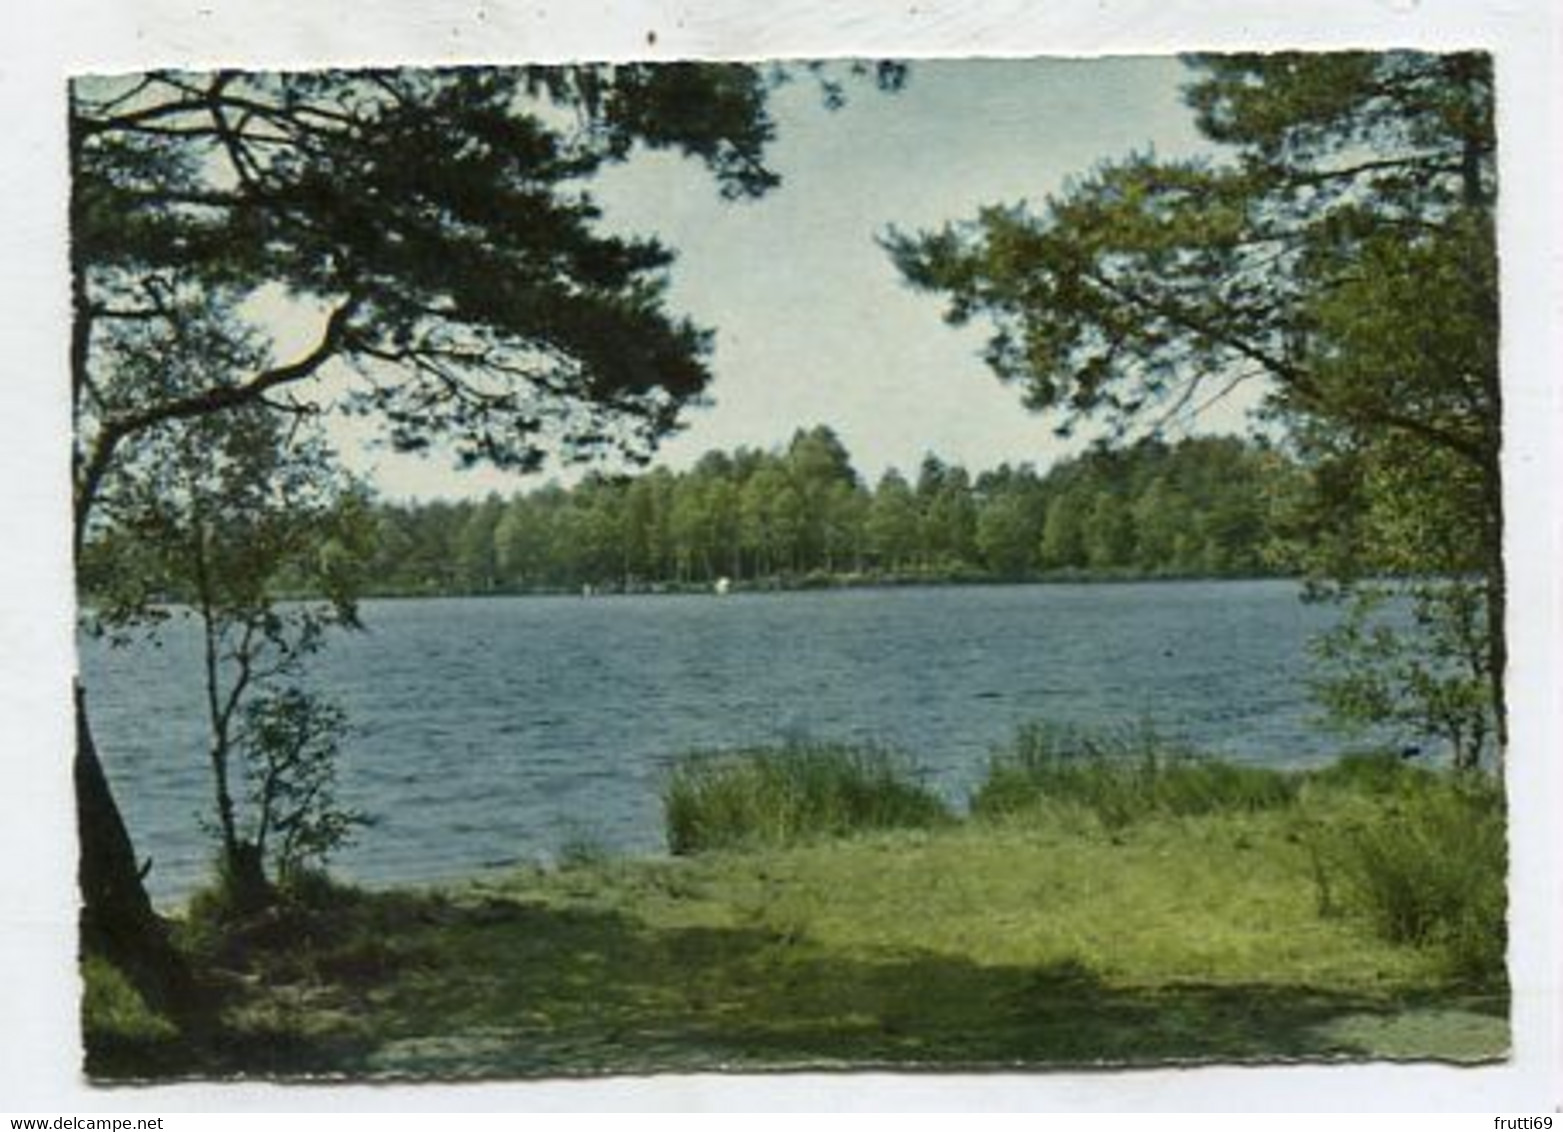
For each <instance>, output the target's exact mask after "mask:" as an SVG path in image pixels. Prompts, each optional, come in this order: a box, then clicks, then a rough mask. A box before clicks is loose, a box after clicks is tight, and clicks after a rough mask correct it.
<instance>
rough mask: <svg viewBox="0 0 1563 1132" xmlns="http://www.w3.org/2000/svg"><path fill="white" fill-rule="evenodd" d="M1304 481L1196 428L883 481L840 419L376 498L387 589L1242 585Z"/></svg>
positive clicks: (1282, 564) (1280, 567)
mask: <svg viewBox="0 0 1563 1132" xmlns="http://www.w3.org/2000/svg"><path fill="white" fill-rule="evenodd" d="M1302 477H1303V473H1302V471H1301V470H1300V469H1299V468H1298V466H1297V465H1296V464H1294V463H1293V462H1292V461H1291V460H1290V459H1289V458H1288V457H1286V456H1285V455H1284V454H1282V453H1281V452H1279V451H1277V450H1276V449H1274V448H1273V447H1270V446H1268V445H1265V444H1263V443H1261V442H1253V441H1245V440H1240V439H1237V438H1235V437H1195V438H1189V439H1185V440H1182V441H1179V442H1178V443H1175V444H1169V443H1166V442H1164V441H1160V440H1146V441H1143V442H1141V443H1139V444H1137V445H1134V446H1133V447H1130V448H1127V449H1121V450H1110V449H1106V448H1101V449H1093V450H1091V451H1089V452H1087V453H1086V454H1084V455H1082V456H1080V457H1077V458H1074V459H1070V460H1066V461H1063V462H1060V463H1058V464H1056V465H1055V466H1053V467H1052V468H1051V469H1049V470H1048V471H1047V472H1046V474H1039V473H1038V472H1037V471H1036V470H1035V469H1034V468H1033V467H1032V466H1031V465H1030V464H1021V465H1019V466H1014V465H1010V464H1002V465H1000V466H999V467H997V468H995V469H992V470H989V471H984V472H981V473H979V474H977V475H976V476H973V475H972V474H971V473H969V472H968V471H967V470H966V469H965V468H963V467H961V466H960V465H958V464H949V463H946V462H944V461H943V460H941V459H939V458H938V457H936V456H933V455H929V456H927V457H926V458H925V459H924V460H923V462H922V465H921V466H920V467H919V468H918V470H917V474H916V476H915V477H914V478H910V479H909V478H908V477H907V476H906V475H904V474H903V473H901V472H900V471H898V470H896V469H893V468H892V469H890V470H887V471H886V472H885V473H884V474H883V475H882V476H880V478H879V480H878V482H877V483H875V484H873V485H872V486H870V485H868V484H867V483H865V481H864V480H863V478H862V477H860V476H859V475H858V473H857V472H856V471H855V470H854V468H853V466H852V461H851V457H850V455H849V453H848V452H847V450H846V448H845V446H844V445H843V444H842V442H841V440H840V439H839V438H838V437H837V436H836V435H835V433H834V432H832V431H831V430H830V429H829V428H827V427H824V426H817V427H815V428H812V429H808V430H802V429H800V430H799V431H798V432H797V433H796V434H795V435H794V436H793V438H792V440H791V442H790V443H789V444H788V445H787V446H786V448H785V450H779V451H769V452H767V451H760V450H756V449H749V448H740V449H737V450H736V451H731V452H724V451H712V452H708V453H707V454H706V455H705V456H703V457H702V458H701V459H700V460H699V461H698V462H697V463H696V464H695V465H694V467H693V468H691V469H690V470H688V471H685V472H673V471H671V470H669V469H667V468H661V467H659V468H655V469H653V470H650V471H648V472H646V473H644V474H641V475H637V476H631V477H609V476H605V475H601V474H595V473H594V474H592V475H589V476H587V477H586V478H585V479H584V480H582V481H581V482H580V483H579V484H577V485H576V486H574V487H572V488H564V487H561V486H559V485H558V484H549V485H548V486H545V487H542V488H539V489H537V490H534V491H531V492H528V493H525V494H516V495H514V496H512V497H511V498H510V499H508V500H507V499H504V498H502V497H500V496H499V495H490V496H489V497H488V498H487V499H484V500H481V501H476V500H474V501H462V502H448V501H434V502H427V503H417V504H391V503H380V504H376V505H375V506H374V507H373V509H372V520H373V524H374V527H375V531H374V534H375V538H374V543H375V547H376V549H375V551H374V553H373V555H372V557H371V558H370V560H369V562H368V563H367V576H368V589H369V590H370V591H371V592H377V593H397V594H449V593H518V592H540V591H557V590H579V589H581V588H582V587H585V586H590V587H593V588H596V589H602V590H641V589H652V588H663V587H682V586H705V585H710V584H713V583H714V582H715V581H716V579H718V578H722V577H725V578H728V579H731V580H732V581H733V582H734V583H737V584H762V585H764V584H794V585H795V584H808V583H810V582H821V583H823V582H826V581H829V580H832V579H843V578H861V579H875V578H878V579H900V580H915V579H928V580H955V579H972V580H977V579H1011V580H1018V579H1026V578H1035V577H1042V576H1048V575H1053V576H1060V575H1062V576H1070V575H1094V576H1149V577H1176V576H1206V577H1236V576H1255V575H1266V574H1276V573H1285V572H1288V570H1289V567H1288V555H1287V552H1286V549H1285V548H1286V540H1285V538H1284V536H1283V531H1284V528H1285V516H1286V514H1287V513H1288V507H1289V506H1290V501H1292V500H1294V499H1296V498H1297V497H1298V496H1299V494H1300V491H1301V484H1302Z"/></svg>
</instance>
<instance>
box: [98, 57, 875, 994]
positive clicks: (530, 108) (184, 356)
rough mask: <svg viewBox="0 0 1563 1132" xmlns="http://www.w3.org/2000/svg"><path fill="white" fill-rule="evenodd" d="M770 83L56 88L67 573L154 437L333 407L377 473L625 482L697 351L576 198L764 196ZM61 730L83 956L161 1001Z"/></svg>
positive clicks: (147, 909) (638, 265)
mask: <svg viewBox="0 0 1563 1132" xmlns="http://www.w3.org/2000/svg"><path fill="white" fill-rule="evenodd" d="M878 77H879V79H880V80H881V82H882V83H884V84H889V85H893V84H894V83H895V82H896V81H897V80H898V77H899V75H898V72H897V70H896V69H895V68H880V70H879V71H878ZM772 81H774V79H773V78H772V77H770V76H768V75H767V74H766V73H764V72H762V71H760V70H757V69H755V68H752V67H744V66H717V65H699V64H686V65H677V66H662V67H658V66H641V65H633V66H591V65H581V66H571V67H557V68H548V67H522V68H508V69H492V68H483V69H480V68H465V69H446V70H428V71H411V70H365V71H351V72H350V71H323V72H312V73H291V74H262V73H242V72H237V71H231V70H224V71H216V72H211V73H204V74H192V73H180V72H169V71H164V72H153V73H148V74H140V75H127V76H117V77H107V78H88V79H81V80H78V81H76V82H74V83H73V84H72V86H71V90H70V99H69V122H68V136H69V145H70V159H71V174H72V182H71V202H70V218H71V228H72V241H71V259H72V307H73V324H72V339H71V363H72V364H71V370H72V391H73V398H74V406H75V414H76V430H75V437H74V448H73V469H74V517H75V550H76V554H77V557H78V560H80V558H81V555H82V553H83V550H84V548H85V546H86V545H87V543H88V541H89V538H90V534H91V532H92V531H93V530H94V529H95V527H96V526H97V524H98V522H99V520H98V518H97V517H96V516H97V509H98V506H99V504H100V502H101V500H102V499H103V498H104V497H105V496H106V495H109V494H112V493H113V491H115V490H117V483H119V482H122V481H123V478H124V477H123V469H124V468H125V467H126V466H127V465H128V464H133V463H135V462H136V460H137V459H138V454H139V452H141V451H144V450H145V448H146V446H147V444H148V442H149V438H150V437H152V436H153V435H154V434H155V433H156V432H157V430H159V429H161V428H162V427H164V426H168V425H173V424H177V423H180V422H187V421H191V420H197V419H203V418H207V417H214V416H226V415H227V414H230V413H232V412H235V411H238V410H245V409H257V408H262V409H265V410H266V411H268V412H272V413H279V414H298V415H306V416H307V415H313V414H317V413H320V412H322V411H324V410H326V409H328V408H332V407H335V408H339V409H342V410H344V411H347V412H350V413H357V414H360V415H364V416H370V417H373V418H374V419H376V420H377V421H378V422H380V424H381V426H382V428H383V429H384V432H385V435H386V437H387V439H388V440H389V441H390V442H391V443H392V444H393V445H394V446H395V447H397V448H400V449H404V450H420V449H425V448H428V447H430V446H433V445H435V444H436V443H438V444H441V445H445V446H448V447H449V448H451V449H452V450H453V451H454V453H455V455H456V457H457V458H458V459H459V460H460V461H462V462H463V463H475V462H478V461H487V462H490V463H492V464H495V465H498V466H500V467H504V468H514V469H530V468H534V467H536V466H538V465H539V464H540V462H541V461H542V459H543V457H544V454H545V452H547V451H549V450H550V449H554V450H558V451H560V452H562V453H563V454H564V455H565V456H566V457H567V458H576V459H579V458H587V457H590V456H591V455H593V454H595V453H598V452H601V451H605V450H619V451H623V452H625V453H627V454H628V455H630V456H632V457H638V458H643V457H644V456H645V455H646V453H647V452H648V451H649V449H650V448H651V447H652V446H653V445H654V444H655V442H656V441H657V439H658V438H660V437H661V436H663V435H665V434H666V433H667V431H668V430H669V429H671V428H672V427H673V426H674V425H675V423H676V421H677V417H678V414H679V411H680V410H681V408H682V407H683V406H684V405H686V404H688V403H689V401H690V400H691V399H693V398H695V397H696V396H698V395H699V393H700V391H701V389H702V388H703V387H704V385H705V383H706V381H707V380H708V377H709V374H708V371H707V369H706V367H705V361H704V359H705V355H706V352H707V350H708V348H709V335H708V334H707V333H706V332H704V331H702V330H700V329H698V328H696V327H694V326H693V325H691V324H690V323H688V322H687V321H685V320H683V319H680V318H677V317H675V316H673V315H672V314H670V313H669V312H668V311H667V309H666V307H665V304H664V301H663V287H664V276H665V272H666V269H667V267H668V265H669V264H670V262H671V259H672V254H671V252H670V251H669V250H668V249H666V248H664V247H662V246H661V245H659V244H657V243H656V242H655V241H651V240H636V239H628V238H624V237H619V236H613V235H609V234H606V233H604V232H603V231H602V230H601V229H600V227H599V224H598V222H599V220H600V214H599V210H598V209H597V206H596V205H595V204H594V202H593V201H592V199H591V197H590V195H589V194H588V193H587V192H586V188H585V186H586V184H587V182H588V181H589V179H590V177H591V176H592V175H593V174H594V173H595V172H597V171H598V170H600V169H601V168H603V167H604V166H606V165H609V164H612V163H615V162H620V161H623V160H625V159H627V158H628V157H630V156H631V154H632V153H633V152H634V151H636V150H637V149H667V150H674V151H677V152H680V153H682V154H684V155H687V156H689V157H691V158H694V159H697V160H699V161H701V162H703V163H704V164H705V165H706V166H707V168H708V169H709V170H710V171H711V173H712V175H713V177H714V178H715V181H716V184H717V186H718V188H719V190H720V191H721V193H722V194H723V195H724V196H727V197H730V198H743V197H754V196H758V195H760V194H762V193H764V192H765V191H767V190H768V189H769V188H771V187H772V186H773V185H774V184H775V183H776V177H775V175H774V174H773V173H772V172H771V171H770V170H769V169H767V168H766V167H765V165H764V161H763V157H764V148H765V146H766V144H767V143H768V142H769V140H770V139H771V136H772V134H773V132H774V127H773V123H772V121H771V119H770V118H769V116H768V114H767V113H766V110H765V95H766V91H767V89H768V86H769V85H770V83H771V82H772ZM826 93H827V97H828V98H829V97H831V96H832V94H833V93H835V94H839V91H833V89H832V87H831V86H829V85H828V86H827V92H826ZM310 325H313V332H312V334H311V335H310V336H309V337H308V344H307V345H305V346H303V347H302V348H299V349H297V350H296V351H290V350H287V349H285V348H284V347H283V346H282V345H281V344H280V340H281V336H282V331H283V330H284V329H287V330H289V331H290V332H291V331H295V330H297V329H298V328H299V327H308V326H310ZM284 358H285V360H281V359H284ZM197 363H198V364H197ZM165 371H177V372H179V373H180V374H181V379H180V380H179V381H170V380H167V379H166V378H165ZM328 376H329V377H333V378H335V379H337V380H336V381H334V382H332V383H327V382H326V381H325V380H324V379H325V378H326V377H328ZM77 705H78V719H77V732H78V736H79V741H78V744H77V747H78V749H77V762H76V778H77V783H78V822H79V825H80V828H81V830H82V848H83V852H82V865H81V881H82V890H83V904H84V910H83V921H84V929H85V936H86V938H87V940H88V943H89V945H91V946H94V947H97V948H100V949H101V950H103V951H105V952H107V953H108V954H109V957H110V958H111V959H113V960H115V961H116V962H118V963H119V965H120V966H121V967H123V968H125V969H126V970H127V972H130V973H132V974H133V976H134V977H136V979H137V981H138V982H139V983H140V984H141V985H142V986H143V989H146V990H149V991H151V992H153V993H154V994H155V995H156V996H157V997H166V996H163V995H161V994H157V991H158V988H157V987H156V986H154V984H155V983H157V982H159V981H160V980H159V979H158V978H157V977H156V972H158V971H159V970H163V971H172V970H173V968H174V966H175V964H174V959H173V956H172V954H171V953H170V952H169V950H168V949H167V947H166V945H165V943H164V941H163V937H162V934H161V928H160V924H159V922H158V920H157V917H156V916H155V915H154V914H153V912H152V910H151V906H150V903H149V902H148V901H147V899H146V895H145V891H144V889H143V888H142V885H141V878H140V876H139V873H138V869H137V865H136V861H135V857H134V853H133V849H132V846H131V844H130V840H129V837H128V834H127V833H126V831H125V830H124V827H123V822H122V821H121V820H120V816H119V813H118V808H117V806H116V805H115V803H114V799H113V796H112V794H111V793H110V791H109V789H108V783H107V779H106V777H105V776H104V775H103V773H102V768H101V766H100V765H99V763H98V755H97V750H96V745H95V744H94V742H93V741H92V736H91V729H90V727H89V726H88V722H87V714H86V707H85V700H84V698H83V697H82V696H81V695H78V697H77ZM170 978H172V976H170ZM162 981H163V982H168V981H169V980H162Z"/></svg>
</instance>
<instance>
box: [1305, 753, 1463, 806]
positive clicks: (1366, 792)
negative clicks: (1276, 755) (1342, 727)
mask: <svg viewBox="0 0 1563 1132" xmlns="http://www.w3.org/2000/svg"><path fill="white" fill-rule="evenodd" d="M1432 777H1433V772H1432V771H1430V770H1428V769H1427V768H1426V767H1420V766H1414V765H1413V764H1411V763H1409V762H1407V761H1406V760H1405V759H1403V758H1401V757H1400V755H1398V754H1397V753H1395V752H1394V751H1351V752H1348V753H1347V754H1344V755H1342V756H1341V757H1340V758H1338V759H1336V760H1335V761H1334V762H1332V763H1331V764H1330V765H1329V766H1327V767H1323V768H1321V769H1319V770H1314V771H1309V772H1308V781H1309V782H1310V783H1313V784H1316V785H1318V786H1322V787H1325V788H1327V789H1334V790H1341V791H1344V792H1347V793H1352V794H1358V795H1362V796H1364V797H1387V796H1389V795H1392V794H1395V793H1397V792H1398V791H1401V790H1403V789H1406V787H1407V784H1408V783H1417V782H1426V781H1428V780H1430V779H1431V778H1432Z"/></svg>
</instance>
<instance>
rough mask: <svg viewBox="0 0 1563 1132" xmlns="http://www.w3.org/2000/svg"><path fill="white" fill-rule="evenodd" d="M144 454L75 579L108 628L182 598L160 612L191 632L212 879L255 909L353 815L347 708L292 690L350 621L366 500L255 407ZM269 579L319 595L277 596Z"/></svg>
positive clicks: (169, 436)
mask: <svg viewBox="0 0 1563 1132" xmlns="http://www.w3.org/2000/svg"><path fill="white" fill-rule="evenodd" d="M139 454H140V456H141V457H142V460H141V461H138V462H137V465H136V467H137V468H139V469H144V474H143V475H142V476H141V477H139V478H137V479H135V480H134V481H131V480H128V479H125V478H119V477H116V479H115V480H114V481H112V483H111V485H110V488H109V490H108V491H107V493H106V494H105V495H104V496H103V498H102V500H101V502H100V513H99V518H100V524H101V525H100V527H99V528H98V534H97V537H95V538H94V540H93V542H91V543H90V544H89V545H88V547H87V549H86V551H85V553H84V555H83V562H84V574H85V576H86V577H87V578H88V579H89V580H90V579H96V578H106V579H107V580H106V581H105V583H104V584H103V586H102V587H101V592H100V594H99V595H98V596H99V597H100V599H101V604H100V607H99V609H98V620H99V623H100V624H101V625H102V626H104V627H106V628H109V629H112V630H114V631H116V632H124V631H125V630H127V629H128V628H132V627H135V626H138V625H143V624H145V623H146V621H147V620H148V618H149V616H150V615H151V614H152V606H153V602H154V601H155V600H157V599H164V600H166V598H167V597H169V596H172V597H176V598H178V599H180V600H182V601H183V602H185V603H187V604H185V605H183V606H181V607H179V609H178V611H177V612H174V611H171V610H169V609H167V608H160V609H158V610H157V617H167V616H175V615H182V616H188V617H191V618H193V619H194V620H195V621H196V622H197V623H198V626H199V629H200V634H201V636H200V639H201V645H202V658H203V665H202V670H201V671H202V680H203V686H204V691H205V704H206V709H207V719H206V723H207V730H208V741H209V748H208V752H207V754H208V762H209V764H210V768H211V774H212V782H213V791H214V818H213V820H212V822H211V825H212V828H213V830H214V832H215V834H216V836H217V839H218V842H219V846H220V850H221V852H220V858H219V875H220V876H221V877H222V879H223V881H224V882H225V884H226V886H227V887H228V888H229V889H230V891H231V893H232V895H233V897H234V899H235V900H236V902H238V903H240V904H254V903H259V902H262V901H264V900H266V899H267V898H268V894H269V892H270V890H271V887H272V885H273V883H274V882H275V881H278V880H281V881H286V880H287V879H288V877H289V876H290V875H291V874H293V873H294V872H296V871H297V870H299V869H301V868H303V867H306V866H310V865H318V864H319V863H321V862H322V861H323V860H324V858H325V857H326V856H327V855H328V854H329V853H330V852H331V851H332V850H333V849H335V848H336V847H338V846H339V845H340V844H342V842H343V841H344V840H345V839H346V838H347V837H348V835H349V833H350V830H351V827H352V826H353V825H354V824H356V823H358V822H359V821H361V820H362V819H361V818H360V816H359V815H357V814H355V813H353V812H351V811H348V810H345V809H342V808H341V807H340V806H339V805H338V804H337V802H336V800H335V796H334V778H335V763H336V757H337V747H338V741H339V738H340V736H341V734H342V731H343V728H344V719H343V716H342V713H341V711H340V710H339V709H338V708H336V707H335V706H334V705H332V704H330V703H328V702H326V701H325V700H323V699H321V698H320V697H318V696H317V695H314V694H311V693H309V692H308V691H306V690H305V688H304V687H303V685H302V683H301V681H302V679H303V677H304V675H305V668H306V664H307V661H308V658H309V657H310V656H311V655H312V654H314V653H315V652H316V651H317V650H318V649H319V648H320V647H321V646H322V645H323V644H324V642H325V639H326V634H327V633H328V631H329V630H331V629H332V628H333V627H337V626H343V627H352V626H355V625H356V624H357V608H356V597H357V588H358V580H359V567H360V564H361V562H362V561H363V559H364V557H365V555H366V554H367V551H368V545H369V544H368V538H369V535H368V531H367V527H366V523H365V520H366V518H367V512H366V511H365V506H364V500H363V498H362V495H361V494H360V493H359V491H358V489H357V488H356V487H355V486H354V485H353V484H351V483H349V482H347V481H344V480H342V479H341V478H340V476H339V473H338V472H337V470H336V468H335V466H334V464H333V463H332V461H331V460H330V458H329V455H328V454H327V453H326V451H325V450H324V448H323V447H322V446H321V445H320V444H319V443H318V441H316V440H315V439H314V438H313V437H311V436H310V435H309V434H308V432H307V430H304V431H302V433H301V430H300V428H299V426H298V425H297V424H292V425H285V424H284V423H283V422H281V421H279V420H278V418H277V416H276V415H274V414H271V413H266V412H257V411H255V410H254V409H236V410H231V411H230V412H229V413H228V414H227V416H226V417H225V418H223V419H221V420H217V419H214V418H198V419H196V420H194V421H191V422H181V423H178V424H174V425H165V426H163V427H161V428H160V429H159V430H158V431H157V433H156V434H155V435H152V436H148V437H145V438H143V443H142V445H141V447H140V453H139ZM127 562H129V563H134V564H135V566H136V568H134V569H127ZM279 586H291V587H296V588H301V589H305V590H307V591H309V592H310V593H311V594H313V595H314V598H313V599H312V600H310V601H304V602H281V601H279V600H278V595H277V592H276V591H277V588H278V587H279ZM155 620H156V618H154V621H155Z"/></svg>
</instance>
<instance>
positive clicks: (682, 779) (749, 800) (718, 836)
mask: <svg viewBox="0 0 1563 1132" xmlns="http://www.w3.org/2000/svg"><path fill="white" fill-rule="evenodd" d="M662 803H663V813H664V822H665V825H666V829H667V841H668V848H669V849H670V850H671V851H672V852H673V853H675V854H687V853H699V852H703V851H707V850H712V849H726V848H751V849H752V848H757V847H763V846H781V845H790V844H794V843H797V842H800V841H806V840H809V839H811V838H817V837H824V836H841V835H843V834H849V833H858V832H863V831H866V830H875V829H894V828H904V827H914V828H915V827H923V826H933V825H940V824H943V823H945V822H947V821H949V820H951V819H950V814H949V811H948V810H947V809H946V807H945V805H944V803H943V802H941V801H940V800H939V798H938V797H937V796H936V795H935V794H934V793H932V792H931V791H930V790H929V789H928V788H926V787H925V786H923V785H922V784H921V783H919V782H918V781H917V779H916V776H915V774H914V773H913V772H912V771H911V770H910V769H908V767H907V766H906V765H905V763H904V762H903V761H901V760H899V759H897V758H895V757H894V756H893V755H891V754H890V753H889V752H887V751H884V750H882V749H879V748H875V747H866V748H865V747H849V746H841V745H836V744H825V743H803V742H794V743H789V744H787V745H785V746H782V747H777V748H759V749H752V750H742V751H735V752H732V753H728V754H721V755H692V756H688V757H686V758H685V759H683V760H682V761H680V762H679V763H678V764H677V765H676V766H674V768H673V770H672V772H671V773H670V775H669V777H668V780H667V784H666V785H665V786H664V788H663V796H662Z"/></svg>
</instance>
